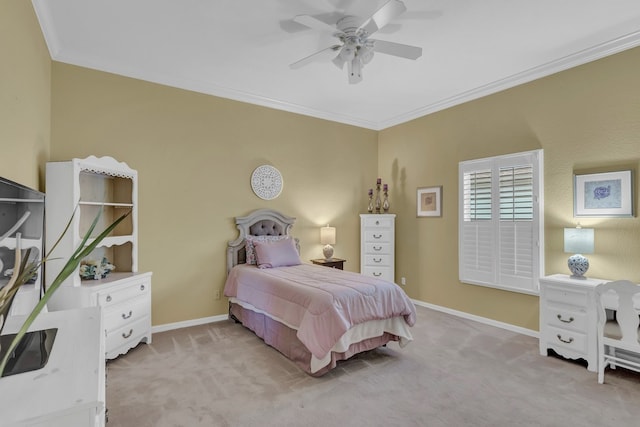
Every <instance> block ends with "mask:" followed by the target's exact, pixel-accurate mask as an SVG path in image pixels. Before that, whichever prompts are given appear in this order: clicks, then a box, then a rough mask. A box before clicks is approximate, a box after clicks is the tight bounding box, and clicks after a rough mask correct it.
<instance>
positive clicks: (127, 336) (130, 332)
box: [122, 329, 133, 340]
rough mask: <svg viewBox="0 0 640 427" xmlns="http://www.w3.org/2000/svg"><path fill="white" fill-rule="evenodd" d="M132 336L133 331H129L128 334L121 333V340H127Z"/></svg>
mask: <svg viewBox="0 0 640 427" xmlns="http://www.w3.org/2000/svg"><path fill="white" fill-rule="evenodd" d="M132 334H133V329H129V333H128V334H125V333H124V332H123V333H122V338H124V339H125V340H126V339H127V338H129V337H130V336H131V335H132Z"/></svg>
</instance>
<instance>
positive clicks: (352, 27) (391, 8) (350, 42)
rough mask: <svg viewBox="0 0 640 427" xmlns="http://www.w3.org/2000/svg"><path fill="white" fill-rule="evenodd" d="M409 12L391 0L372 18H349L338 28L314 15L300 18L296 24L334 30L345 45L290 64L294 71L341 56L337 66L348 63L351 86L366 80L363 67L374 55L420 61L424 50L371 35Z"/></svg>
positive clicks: (297, 18)
mask: <svg viewBox="0 0 640 427" xmlns="http://www.w3.org/2000/svg"><path fill="white" fill-rule="evenodd" d="M406 10H407V8H406V6H405V5H404V3H403V2H401V1H399V0H390V1H388V2H387V3H385V4H384V5H383V6H382V7H381V8H380V9H378V10H377V11H376V12H375V13H374V14H373V15H371V17H369V18H367V19H364V20H362V19H361V18H359V17H357V16H351V15H347V16H344V17H342V18H340V19H339V20H338V22H336V24H335V26H333V25H330V24H327V23H326V22H323V21H321V20H319V19H317V18H315V17H313V16H311V15H298V16H296V17H295V18H294V21H295V22H297V23H299V24H302V25H305V26H307V27H309V28H312V29H315V30H320V31H324V32H327V31H330V32H331V34H332V35H333V36H334V37H336V38H338V40H340V43H341V44H337V45H333V46H330V47H328V48H325V49H322V50H320V51H318V52H316V53H314V54H312V55H309V56H307V57H305V58H302V59H301V60H299V61H296V62H294V63H293V64H291V65H289V66H290V67H291V68H292V69H297V68H300V67H302V66H304V65H307V64H308V63H310V62H312V61H313V60H315V59H316V58H317V57H319V56H321V55H326V54H333V53H335V52H338V54H337V55H336V56H335V57H334V58H333V61H332V62H333V63H334V64H335V65H336V66H337V67H338V68H340V69H343V68H344V64H347V72H348V77H349V83H351V84H354V83H358V82H360V81H362V68H363V67H364V66H365V64H368V63H369V62H371V60H372V59H373V55H374V52H380V53H384V54H386V55H393V56H398V57H401V58H407V59H414V60H415V59H418V58H419V57H420V56H422V48H420V47H416V46H409V45H406V44H400V43H393V42H388V41H384V40H375V39H370V38H369V36H370V35H372V34H373V33H375V32H376V31H378V30H379V29H381V28H382V27H384V26H385V25H387V24H388V23H389V22H391V21H392V20H393V19H395V18H397V17H398V16H399V15H401V14H402V13H404V12H405V11H406Z"/></svg>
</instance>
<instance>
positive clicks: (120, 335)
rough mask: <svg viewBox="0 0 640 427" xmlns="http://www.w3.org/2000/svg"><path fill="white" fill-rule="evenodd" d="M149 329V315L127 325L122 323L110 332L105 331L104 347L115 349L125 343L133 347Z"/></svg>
mask: <svg viewBox="0 0 640 427" xmlns="http://www.w3.org/2000/svg"><path fill="white" fill-rule="evenodd" d="M150 329H151V317H150V316H144V317H143V318H141V319H138V320H136V321H134V322H131V323H130V324H128V325H124V326H122V327H120V328H118V329H115V330H113V331H111V332H107V339H106V343H105V344H106V348H107V349H108V351H109V349H115V348H117V347H120V346H123V345H127V346H129V347H133V346H134V345H135V344H137V342H138V341H139V340H140V338H141V337H142V336H144V335H145V334H148V333H149V330H150Z"/></svg>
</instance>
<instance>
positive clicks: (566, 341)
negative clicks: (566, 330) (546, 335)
mask: <svg viewBox="0 0 640 427" xmlns="http://www.w3.org/2000/svg"><path fill="white" fill-rule="evenodd" d="M556 336H557V337H558V339H559V340H560V341H562V342H563V343H565V344H571V343H572V342H573V337H571V338H569V339H568V340H565V339H564V338H562V335H560V334H558V335H556Z"/></svg>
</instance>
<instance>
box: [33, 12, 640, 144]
mask: <svg viewBox="0 0 640 427" xmlns="http://www.w3.org/2000/svg"><path fill="white" fill-rule="evenodd" d="M33 2H34V5H37V7H35V8H34V9H35V10H36V14H37V16H38V20H39V22H40V26H41V27H42V28H43V34H44V35H45V37H47V38H46V43H47V46H48V48H49V53H50V55H51V59H52V60H54V61H58V62H62V63H67V64H71V65H77V66H80V67H85V68H91V69H95V70H99V71H103V72H108V73H114V74H118V75H121V76H126V77H131V78H135V79H139V80H143V81H147V82H152V83H158V84H161V85H167V86H170V87H175V88H179V89H184V90H190V91H195V92H200V93H205V94H209V95H213V96H218V97H221V98H227V99H232V100H235V101H240V102H247V103H250V104H254V105H260V106H263V107H269V108H275V109H277V110H283V111H288V112H291V113H296V114H302V115H306V116H310V117H316V118H319V119H324V120H330V121H333V122H337V123H344V124H348V125H352V126H358V127H361V128H365V129H371V130H376V131H379V130H383V129H386V128H389V127H392V126H396V125H399V124H402V123H406V122H408V121H411V120H414V119H417V118H419V117H423V116H426V115H429V114H432V113H435V112H438V111H441V110H444V109H447V108H450V107H453V106H456V105H459V104H463V103H465V102H469V101H472V100H474V99H478V98H482V97H484V96H487V95H491V94H494V93H497V92H500V91H503V90H505V89H509V88H512V87H515V86H519V85H521V84H524V83H528V82H531V81H533V80H537V79H540V78H542V77H546V76H549V75H551V74H555V73H558V72H560V71H564V70H568V69H570V68H574V67H577V66H579V65H583V64H586V63H588V62H592V61H595V60H598V59H602V58H605V57H607V56H610V55H613V54H616V53H619V52H622V51H625V50H628V49H632V48H634V47H637V46H640V31H636V32H633V33H630V34H627V35H624V36H621V37H618V38H616V39H613V40H609V41H607V42H604V43H601V44H599V45H597V46H593V47H591V48H588V49H584V50H582V51H579V52H576V53H573V54H570V55H566V56H564V57H561V58H558V59H556V60H553V61H550V62H547V63H546V64H542V65H539V66H537V67H533V68H530V69H528V70H524V71H521V72H519V73H515V74H512V75H510V76H506V77H504V78H502V79H499V80H496V81H494V82H490V83H487V84H485V85H482V86H479V87H476V88H473V89H470V90H467V91H465V92H462V93H459V94H456V95H453V96H450V97H448V98H444V99H441V100H439V101H436V102H434V103H431V104H429V105H425V106H424V107H420V108H417V109H415V110H412V111H409V112H406V113H403V114H398V115H397V116H394V117H389V118H388V119H383V120H378V121H371V120H366V119H364V118H362V117H356V116H353V115H350V114H349V115H347V114H337V113H335V112H332V111H324V110H318V109H315V108H309V107H307V106H304V105H299V104H295V103H291V102H287V101H283V100H281V99H275V98H271V97H266V96H259V95H255V94H252V93H248V92H244V91H242V90H238V89H235V88H229V87H224V86H220V85H216V84H211V83H207V82H202V81H197V80H193V79H180V78H176V77H174V76H169V75H165V74H162V73H161V72H158V71H156V72H154V73H153V75H151V74H149V70H138V69H134V68H131V67H128V66H126V65H123V64H112V63H108V62H106V61H104V59H102V58H95V57H94V58H86V57H85V58H82V57H78V55H75V54H73V52H71V53H68V52H65V51H63V50H62V49H61V48H60V43H59V41H58V38H57V37H56V36H55V33H54V31H53V29H54V26H53V25H52V24H51V22H49V20H47V19H46V18H47V17H48V16H51V13H37V12H38V10H40V11H41V12H42V11H43V10H44V9H45V7H46V4H47V2H45V1H43V0H33Z"/></svg>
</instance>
